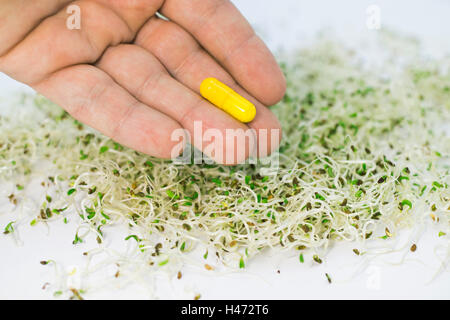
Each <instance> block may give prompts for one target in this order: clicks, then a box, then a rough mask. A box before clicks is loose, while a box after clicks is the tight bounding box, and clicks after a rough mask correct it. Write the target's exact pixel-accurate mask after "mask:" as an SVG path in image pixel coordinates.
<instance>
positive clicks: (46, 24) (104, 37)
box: [0, 0, 156, 84]
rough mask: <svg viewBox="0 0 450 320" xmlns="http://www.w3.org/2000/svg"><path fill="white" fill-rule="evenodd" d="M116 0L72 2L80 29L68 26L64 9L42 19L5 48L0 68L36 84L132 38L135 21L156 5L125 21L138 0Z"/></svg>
mask: <svg viewBox="0 0 450 320" xmlns="http://www.w3.org/2000/svg"><path fill="white" fill-rule="evenodd" d="M117 1H118V0H115V1H113V2H111V4H109V5H108V6H107V5H105V4H103V3H102V2H101V1H100V2H95V1H87V0H82V1H75V2H73V3H71V5H75V6H78V7H79V8H80V21H81V28H80V29H74V30H71V29H69V28H68V27H67V25H66V22H67V18H68V15H67V13H66V9H63V10H61V11H59V13H57V14H56V15H54V16H52V17H49V18H47V19H45V20H44V21H43V22H42V23H41V24H40V25H39V26H38V27H36V29H34V30H33V31H32V32H31V33H30V34H29V36H28V37H27V38H26V39H24V40H23V41H22V42H21V43H19V44H18V45H17V46H16V47H15V48H13V49H12V50H11V51H10V52H8V54H7V55H6V56H4V57H3V58H2V60H1V61H0V68H1V69H2V70H3V71H4V72H5V73H7V74H8V75H10V76H11V77H13V78H15V79H16V80H19V81H21V82H24V83H27V84H35V83H37V82H39V81H41V80H43V79H45V78H46V77H47V76H49V75H50V74H52V73H54V72H56V71H58V70H61V69H63V68H65V67H67V66H71V65H76V64H83V63H93V62H95V61H97V60H98V58H99V57H100V56H101V55H102V53H103V52H104V50H105V49H106V48H107V47H108V46H109V45H115V44H118V43H121V42H127V41H131V40H132V39H133V38H134V36H135V32H136V31H137V25H138V24H143V23H144V22H145V21H146V20H147V19H148V17H149V16H150V15H151V14H153V12H154V11H155V10H156V7H150V8H149V9H147V10H142V14H141V15H140V16H139V17H138V18H139V19H137V20H136V21H127V19H135V18H137V14H136V8H135V5H133V3H139V2H135V1H126V2H121V3H122V4H121V6H119V5H118V4H117V3H119V2H117ZM103 2H104V1H103ZM143 2H146V3H150V2H149V0H147V1H143ZM152 2H154V1H152ZM115 4H116V5H115ZM125 4H128V5H129V6H127V7H125ZM152 11H153V12H152ZM133 28H134V29H133Z"/></svg>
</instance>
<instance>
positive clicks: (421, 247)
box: [0, 0, 450, 299]
mask: <svg viewBox="0 0 450 320" xmlns="http://www.w3.org/2000/svg"><path fill="white" fill-rule="evenodd" d="M234 3H235V4H236V5H237V6H238V7H239V8H240V9H241V10H242V11H243V13H244V14H245V15H246V17H247V18H248V19H249V20H250V22H251V23H252V24H254V25H255V26H256V28H257V30H258V33H259V34H260V35H261V36H262V37H263V38H264V39H265V40H266V41H267V42H268V43H269V45H270V47H271V48H272V49H273V50H280V49H282V48H283V49H291V48H295V47H298V46H299V45H303V44H306V43H308V42H309V41H311V39H313V37H314V35H316V33H317V32H318V31H321V30H323V29H329V30H332V31H333V32H335V33H336V34H337V35H339V36H340V37H341V38H343V39H344V40H345V41H347V42H350V43H351V42H355V41H359V40H360V39H364V38H370V37H374V36H376V31H370V30H368V29H367V27H366V18H367V16H366V9H367V7H368V6H369V5H371V4H376V5H378V6H379V7H380V9H381V18H382V21H381V22H382V28H386V27H388V28H390V29H393V30H398V31H400V32H403V33H405V34H407V35H415V36H417V37H418V38H420V39H421V41H423V43H424V45H425V47H426V48H427V49H429V50H430V51H432V52H435V53H442V52H450V51H449V49H450V37H449V36H450V32H449V30H450V1H446V0H434V1H425V0H423V1H411V0H410V1H406V0H404V1H403V0H402V1H400V0H395V1H393V0H386V1H365V0H345V1H335V0H330V1H324V0H321V1H320V0H319V1H303V0H302V1H301V0H235V1H234ZM356 39H359V40H356ZM17 90H29V89H27V88H26V87H24V86H21V85H19V84H17V83H16V82H14V81H13V80H11V79H8V78H7V77H6V76H4V75H2V74H0V96H3V97H5V96H8V95H10V94H11V93H12V92H13V91H17ZM11 190H13V186H2V189H1V190H0V227H1V228H3V227H4V225H6V223H7V222H9V221H11V218H12V217H13V214H14V213H12V212H11V207H10V206H9V205H8V203H7V199H6V197H7V195H8V194H10V193H11ZM20 236H21V239H22V241H23V243H21V244H20V245H19V246H18V245H17V243H16V242H15V241H14V240H13V238H11V237H5V236H3V235H0V283H1V284H2V285H1V286H0V298H6V299H13V298H32V299H39V298H49V297H51V294H50V293H48V292H46V291H44V290H42V289H41V287H42V285H43V284H44V283H45V282H47V281H51V280H52V277H53V273H52V272H49V269H48V268H49V267H43V266H41V265H40V264H39V261H41V260H43V259H48V258H52V259H55V260H57V261H58V262H60V263H62V264H63V265H65V266H74V265H75V266H76V265H83V259H84V258H83V256H82V254H81V253H82V252H83V251H85V250H86V247H85V246H79V247H76V248H74V247H73V246H72V244H71V241H72V240H73V226H71V225H68V226H66V225H63V224H62V223H60V224H58V223H57V224H54V225H52V227H51V229H49V230H48V229H46V228H45V227H35V228H31V227H24V228H23V229H22V230H20ZM413 236H414V237H416V235H413ZM120 238H121V239H123V237H120ZM414 239H415V238H414ZM400 240H401V242H400V243H399V244H397V247H398V248H400V247H401V246H402V244H403V245H404V246H405V247H406V248H407V247H409V246H410V244H411V243H412V242H411V241H412V240H411V239H410V238H409V234H408V233H405V234H404V235H403V236H401V237H400ZM400 240H399V241H400ZM437 244H445V243H444V242H442V239H438V237H437V235H436V234H435V233H425V235H424V236H423V237H422V239H421V241H420V242H418V250H417V252H416V253H407V254H406V256H403V255H401V254H394V255H388V256H385V255H383V256H380V257H378V258H376V259H368V258H361V257H357V256H355V255H354V254H353V253H352V249H353V248H358V245H359V244H339V245H337V246H336V247H335V248H333V249H332V250H331V251H330V252H329V253H328V254H327V255H326V257H325V259H324V263H323V264H322V265H320V266H319V265H317V264H314V263H312V262H311V255H310V254H306V255H305V260H306V262H305V263H304V264H300V263H299V262H298V255H297V254H295V253H292V254H273V253H266V254H265V255H263V256H260V257H257V258H256V259H255V260H253V261H251V262H250V264H249V265H248V267H247V270H246V273H232V274H226V275H218V274H217V273H211V272H210V273H208V274H206V275H205V272H204V271H202V268H201V267H199V268H197V269H196V268H194V267H191V268H187V269H184V270H183V274H184V277H183V279H182V280H173V279H171V280H169V281H167V280H165V279H163V280H162V282H165V285H163V287H164V286H165V287H166V288H165V289H164V290H162V291H161V295H160V296H161V297H163V298H192V297H193V295H194V293H201V294H202V298H205V299H208V298H211V299H220V298H222V299H241V298H242V299H262V298H268V299H290V298H292V299H314V298H338V299H345V298H356V299H358V298H377V299H384V298H447V299H448V298H450V276H449V273H448V271H446V272H443V273H440V274H439V275H438V276H437V278H436V279H434V280H433V281H431V280H432V278H433V276H434V275H435V274H436V272H437V271H438V269H439V267H440V262H439V259H438V258H437V256H436V253H439V248H437V249H436V245H437ZM406 252H408V251H407V250H406ZM402 257H403V258H404V261H402ZM400 262H402V263H400ZM278 270H279V271H280V273H278V272H277V271H278ZM325 272H327V273H329V274H330V275H331V276H332V278H333V284H332V285H329V284H328V282H327V281H326V278H325V276H324V274H325ZM88 297H91V298H98V297H111V298H148V297H149V295H148V293H147V292H146V291H145V290H142V289H141V288H139V287H137V288H136V287H132V288H131V287H128V288H124V289H120V290H112V291H111V290H105V291H103V292H97V293H95V294H92V295H90V296H88Z"/></svg>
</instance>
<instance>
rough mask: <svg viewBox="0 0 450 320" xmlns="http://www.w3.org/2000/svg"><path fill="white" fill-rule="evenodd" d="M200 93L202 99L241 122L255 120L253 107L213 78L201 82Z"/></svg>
mask: <svg viewBox="0 0 450 320" xmlns="http://www.w3.org/2000/svg"><path fill="white" fill-rule="evenodd" d="M200 93H201V95H202V97H203V98H205V99H206V100H208V101H209V102H211V103H212V104H213V105H215V106H216V107H218V108H220V109H222V110H223V111H225V112H227V113H228V114H230V115H231V116H232V117H234V118H236V119H237V120H239V121H241V122H244V123H247V122H250V121H252V120H253V119H255V116H256V108H255V105H254V104H253V103H251V102H250V101H248V100H247V99H245V98H244V97H242V96H240V95H239V94H238V93H236V92H235V91H233V89H231V88H230V87H228V86H227V85H225V84H223V83H222V82H220V81H219V80H217V79H215V78H207V79H205V80H203V82H202V84H201V85H200Z"/></svg>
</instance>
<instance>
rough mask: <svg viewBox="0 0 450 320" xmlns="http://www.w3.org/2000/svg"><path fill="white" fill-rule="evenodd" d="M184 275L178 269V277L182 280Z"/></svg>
mask: <svg viewBox="0 0 450 320" xmlns="http://www.w3.org/2000/svg"><path fill="white" fill-rule="evenodd" d="M182 276H183V275H182V274H181V271H178V274H177V279H178V280H180V279H181V277H182Z"/></svg>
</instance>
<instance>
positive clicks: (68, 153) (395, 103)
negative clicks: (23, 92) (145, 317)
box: [0, 41, 450, 268]
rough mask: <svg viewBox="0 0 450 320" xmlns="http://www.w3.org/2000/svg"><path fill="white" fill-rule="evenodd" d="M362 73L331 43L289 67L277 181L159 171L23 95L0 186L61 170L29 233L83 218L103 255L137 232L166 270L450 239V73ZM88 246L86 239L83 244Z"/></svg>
mask: <svg viewBox="0 0 450 320" xmlns="http://www.w3.org/2000/svg"><path fill="white" fill-rule="evenodd" d="M362 62H363V60H361V59H360V58H358V56H357V55H356V54H355V53H354V52H352V51H351V50H348V49H346V48H344V47H343V46H341V45H337V44H334V43H332V42H328V41H324V42H320V43H318V44H316V45H315V46H313V47H310V48H307V49H304V50H302V51H299V52H298V53H296V54H295V55H293V56H289V57H288V58H287V59H285V61H284V62H283V63H282V68H283V69H284V72H285V74H286V77H287V82H288V90H287V94H286V96H285V97H284V99H283V101H282V102H280V103H279V104H278V105H277V106H276V107H274V109H273V110H274V112H275V113H276V114H277V116H278V117H279V119H280V121H281V123H282V127H283V131H284V133H283V136H284V140H283V142H282V145H281V148H280V151H279V169H278V171H277V174H276V175H267V176H264V175H262V174H261V171H260V168H259V166H258V165H242V166H237V167H224V166H220V165H175V164H173V163H171V162H167V161H161V160H158V159H152V158H149V157H148V156H146V155H144V154H140V153H137V152H135V151H133V150H130V149H127V148H125V147H123V146H121V145H119V144H117V143H115V142H113V141H111V140H110V139H108V138H107V137H104V136H102V135H101V134H99V133H97V132H95V131H93V130H91V129H89V128H86V127H85V126H84V125H82V124H80V123H78V122H77V121H75V120H73V119H72V118H71V117H70V116H69V115H68V114H66V113H64V112H62V111H61V109H59V108H58V107H57V106H54V105H53V104H52V103H50V102H49V101H47V100H46V99H44V98H43V97H40V96H37V97H34V96H24V97H23V101H22V105H21V106H17V107H15V111H14V112H15V115H14V116H11V115H10V116H8V115H5V116H3V117H2V118H1V135H0V174H1V175H2V177H3V179H5V180H8V181H11V180H14V181H20V182H21V183H22V184H23V185H25V184H26V183H27V181H30V180H31V179H32V177H33V176H35V175H36V174H41V176H42V173H43V172H42V171H44V170H43V169H42V168H43V163H50V164H51V166H52V170H53V171H54V172H55V174H54V175H52V176H51V177H49V178H46V179H45V181H44V182H43V184H48V185H51V186H52V187H53V188H54V190H56V191H55V195H54V196H53V199H52V198H50V197H48V196H47V197H46V198H45V199H44V201H43V204H42V206H41V208H40V210H39V212H36V213H33V215H34V217H33V219H32V221H31V224H32V225H34V224H38V223H42V222H51V221H53V220H58V219H67V217H69V215H73V211H74V210H75V211H76V212H77V213H78V214H79V216H80V217H81V218H80V225H81V226H83V227H86V228H87V229H88V230H90V232H93V233H95V234H96V235H97V240H98V241H99V243H101V242H103V240H104V238H103V237H104V235H103V233H102V229H104V228H105V227H106V226H108V225H115V224H125V225H126V224H128V225H129V226H130V235H129V237H127V239H126V240H128V241H136V242H137V246H136V247H137V252H138V254H139V255H140V257H141V261H148V262H150V265H154V267H155V268H161V267H162V266H163V265H166V264H170V262H171V261H175V260H177V259H179V258H180V257H182V256H183V255H186V252H187V251H190V250H192V249H193V248H194V247H195V246H196V244H198V243H202V244H203V245H204V246H205V247H206V248H207V249H209V250H210V251H214V252H215V253H216V255H217V257H218V258H219V259H220V260H222V262H223V263H225V264H227V265H229V266H232V267H236V268H238V267H241V268H243V267H244V266H245V263H246V262H247V260H248V259H249V257H252V256H254V255H256V254H257V253H258V252H261V250H262V249H265V248H277V249H286V250H289V249H297V250H298V249H299V250H303V249H306V248H310V249H313V250H317V249H324V248H327V247H328V246H329V245H330V244H331V243H332V242H334V241H337V240H345V241H362V242H364V241H372V239H374V238H377V239H378V238H380V237H381V238H384V239H386V238H388V237H391V236H392V235H393V234H395V230H396V229H399V228H403V227H407V226H411V225H413V224H414V223H423V222H424V221H427V220H430V219H431V220H433V221H435V223H439V224H440V227H439V228H441V230H442V234H441V235H446V234H448V229H449V218H450V189H449V187H448V184H449V155H450V138H449V136H448V135H446V134H445V126H446V125H447V126H448V123H450V74H449V66H450V63H449V62H450V61H449V60H445V59H443V60H439V61H431V62H430V61H428V63H419V62H418V61H416V60H414V61H410V63H409V64H408V63H406V62H404V61H403V66H402V67H401V68H399V67H397V66H398V61H397V60H396V59H395V57H392V58H391V59H387V61H386V62H384V64H383V65H382V66H379V68H374V69H370V68H367V67H366V66H365V65H364V63H362ZM18 109H21V110H22V111H19V112H18V111H17V110H18ZM25 110H26V111H25ZM18 193H20V191H18ZM81 241H83V235H80V234H79V233H77V234H76V236H75V240H74V243H75V244H76V243H77V242H81ZM379 241H383V240H379ZM318 259H319V258H318Z"/></svg>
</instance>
